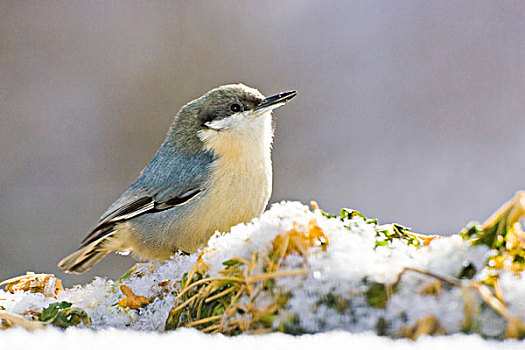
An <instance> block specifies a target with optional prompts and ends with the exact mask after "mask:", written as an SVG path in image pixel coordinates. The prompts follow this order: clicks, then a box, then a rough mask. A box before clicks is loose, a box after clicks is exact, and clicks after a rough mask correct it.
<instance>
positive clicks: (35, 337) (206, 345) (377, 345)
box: [0, 328, 523, 350]
mask: <svg viewBox="0 0 525 350" xmlns="http://www.w3.org/2000/svg"><path fill="white" fill-rule="evenodd" d="M272 346H273V347H274V348H277V349H280V348H281V349H284V348H287V349H302V350H307V349H315V350H318V349H339V348H345V349H349V348H353V349H363V348H366V349H370V350H372V349H388V350H398V349H399V350H401V349H425V350H432V349H446V348H449V349H456V348H457V347H458V346H461V347H462V348H464V349H476V350H485V349H487V350H489V349H498V350H503V349H508V350H513V349H523V342H519V341H514V340H506V341H502V342H498V341H490V340H484V339H482V338H481V337H479V336H477V335H452V336H440V337H422V338H420V339H418V340H417V341H415V342H412V341H410V340H405V339H398V340H391V339H389V338H385V337H378V336H376V335H374V334H372V333H370V332H368V333H357V334H354V333H349V332H342V331H334V332H329V333H317V334H312V335H302V336H292V335H287V334H281V333H274V334H267V335H251V336H249V335H241V336H237V337H226V336H223V335H220V334H217V335H208V334H204V333H201V332H199V331H196V330H194V329H188V328H182V329H179V330H177V331H174V332H169V333H162V334H159V333H146V332H137V331H123V330H117V329H107V330H101V331H97V332H94V331H91V330H86V329H74V328H69V329H68V330H66V331H65V332H63V331H60V330H57V329H48V330H44V331H35V332H33V333H29V332H27V331H25V330H21V329H11V330H7V331H4V332H2V333H0V348H1V349H29V348H33V347H37V348H38V349H53V350H61V349H64V350H71V349H75V350H84V349H86V350H91V349H107V348H110V347H111V348H118V349H125V350H133V349H140V350H143V349H153V348H154V349H163V348H177V349H228V350H236V349H242V350H246V349H250V350H259V349H260V350H267V349H269V348H270V347H272Z"/></svg>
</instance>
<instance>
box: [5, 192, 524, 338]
mask: <svg viewBox="0 0 525 350" xmlns="http://www.w3.org/2000/svg"><path fill="white" fill-rule="evenodd" d="M356 213H357V212H352V211H349V210H347V211H346V212H345V215H343V216H342V217H333V216H330V215H327V214H325V213H324V212H322V211H321V210H319V209H315V210H310V209H309V208H308V207H307V206H305V205H303V204H301V203H298V202H282V203H278V204H274V205H273V206H272V207H271V209H269V210H268V211H266V212H265V213H264V214H263V215H262V216H261V217H260V218H257V219H254V220H252V221H251V222H250V223H247V224H240V225H237V226H235V227H233V228H232V229H231V232H229V233H216V234H215V235H214V236H213V237H212V238H211V239H210V241H209V242H208V247H207V248H205V249H203V250H201V251H199V252H197V253H195V254H192V255H177V256H174V257H173V259H172V260H170V261H168V262H166V263H163V264H157V265H143V266H140V267H138V268H137V269H135V270H134V271H133V272H132V273H131V274H130V275H129V276H127V277H125V278H123V279H122V281H119V282H115V281H112V280H108V279H104V278H96V279H95V280H93V282H91V283H89V284H87V285H84V286H75V287H73V288H69V289H66V290H62V291H59V292H58V293H57V294H56V296H53V295H51V296H45V295H44V294H43V293H32V292H30V291H15V292H14V293H10V292H7V291H0V310H2V309H3V310H4V312H8V313H11V314H16V315H24V317H25V318H27V319H30V318H31V315H38V314H39V313H40V312H42V311H43V310H44V309H45V308H47V307H48V306H49V305H50V304H52V303H56V302H62V301H67V302H70V303H71V304H72V306H73V307H75V308H80V309H82V310H85V312H86V313H87V314H88V315H89V318H90V320H91V323H90V324H84V323H80V324H79V325H78V328H89V329H92V330H103V329H106V330H111V329H120V330H124V329H126V330H135V331H164V330H165V329H166V328H167V329H173V328H178V327H181V326H185V327H195V328H198V329H200V330H203V331H205V332H210V333H216V332H219V333H225V334H241V333H244V332H245V331H246V333H249V332H254V333H258V332H266V331H277V330H278V331H282V332H286V333H291V334H306V333H318V332H328V331H335V330H344V331H347V332H351V333H362V332H373V333H375V334H378V335H389V336H396V337H410V338H417V337H418V336H419V335H420V334H435V335H438V334H454V333H458V332H473V333H477V334H479V335H481V336H483V337H489V338H503V337H504V336H505V334H506V333H505V332H508V331H509V330H508V328H509V325H508V323H509V317H510V316H508V315H512V317H516V318H515V321H516V322H517V323H516V324H515V325H517V326H520V325H522V322H523V316H524V315H525V301H524V299H523V295H525V278H524V273H523V272H520V273H516V272H513V271H509V270H501V271H499V274H498V276H499V278H498V285H497V291H496V292H497V293H496V294H497V295H498V297H501V296H502V297H503V298H504V299H503V300H499V299H498V301H499V302H501V303H502V304H503V307H502V309H501V310H504V311H505V312H506V315H507V316H508V317H506V316H505V315H502V314H501V312H498V308H497V307H489V306H490V303H489V305H487V302H486V299H484V298H483V296H482V295H481V294H483V293H482V292H480V293H477V291H478V290H482V291H485V292H487V290H488V291H489V292H488V293H489V294H490V293H492V290H493V289H491V288H492V287H490V288H489V287H486V286H485V285H482V284H481V283H482V282H483V281H485V280H486V279H487V276H488V275H489V274H491V273H492V272H491V271H492V270H490V268H491V267H490V266H488V264H487V261H489V259H490V258H491V257H493V256H494V255H495V254H496V253H495V251H494V249H491V248H489V247H488V246H487V245H474V244H472V242H471V241H470V240H468V239H464V238H462V237H461V236H459V235H453V236H450V237H438V238H434V237H432V238H434V239H432V238H430V239H425V237H419V236H418V235H412V234H410V233H409V231H408V230H406V229H404V228H402V227H401V226H399V227H397V226H396V227H394V226H391V230H390V231H389V230H388V229H386V228H385V229H383V228H382V227H381V226H378V225H377V224H376V223H375V221H374V220H368V219H366V218H365V217H364V216H362V215H361V214H359V213H357V214H356ZM354 214H356V215H354ZM392 227H394V228H393V229H392ZM392 230H393V231H392ZM396 230H397V231H396ZM394 231H395V232H394ZM393 232H394V233H393ZM467 275H468V276H467ZM461 277H466V278H465V279H460V278H461ZM121 283H122V284H123V285H125V286H127V287H129V288H130V289H131V291H132V292H133V294H134V295H136V296H141V297H144V298H145V300H147V301H146V302H144V304H143V305H140V306H138V307H129V306H127V305H131V304H126V302H123V301H122V300H123V297H124V295H123V294H122V292H121V289H119V287H120V285H121ZM472 286H477V289H476V288H470V287H472ZM206 288H207V289H206ZM204 289H206V290H207V291H206V293H207V294H206V295H204V294H202V293H203V290H204ZM490 297H491V298H494V297H493V296H492V294H491V296H490ZM127 298H128V301H127V302H128V303H129V302H130V299H133V295H127ZM489 299H490V298H489ZM490 300H492V301H494V300H493V299H490ZM209 305H211V306H210V307H208V306H209ZM207 307H208V309H207ZM206 310H207V311H206ZM501 310H500V311H501ZM206 312H207V314H206ZM203 315H204V316H203ZM33 317H35V316H33ZM205 317H208V318H207V319H204V321H203V322H201V321H200V320H201V319H203V318H205ZM206 320H208V321H206ZM225 325H227V326H228V327H229V328H228V327H225ZM228 329H229V330H228ZM181 331H182V330H177V332H176V333H180V332H181ZM9 332H14V331H13V330H10V331H9ZM68 332H69V330H68ZM77 332H79V331H77ZM107 332H110V333H111V332H113V333H111V334H115V333H114V332H115V331H107ZM418 332H419V333H418ZM12 334H14V333H12ZM79 334H85V333H79ZM108 334H109V333H108ZM191 334H194V333H191ZM333 334H334V335H333V336H334V337H350V335H348V334H347V333H342V334H344V335H341V334H339V333H333ZM353 337H354V338H353V339H354V340H355V339H357V338H356V337H357V336H353ZM221 339H222V338H221ZM462 339H464V340H467V339H468V341H469V342H471V343H477V342H479V341H480V339H479V338H471V337H467V336H463V338H462ZM425 342H429V340H425ZM389 344H390V343H389ZM392 344H394V343H392Z"/></svg>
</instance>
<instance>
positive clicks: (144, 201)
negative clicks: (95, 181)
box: [82, 143, 214, 245]
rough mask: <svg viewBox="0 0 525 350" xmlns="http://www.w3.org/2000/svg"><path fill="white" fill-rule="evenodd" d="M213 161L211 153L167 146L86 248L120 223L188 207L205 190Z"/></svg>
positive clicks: (115, 205)
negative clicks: (193, 152) (182, 151)
mask: <svg viewBox="0 0 525 350" xmlns="http://www.w3.org/2000/svg"><path fill="white" fill-rule="evenodd" d="M213 159H214V158H213V155H212V154H211V153H209V152H202V153H200V154H197V155H184V154H180V153H178V152H176V151H175V150H174V149H173V147H172V146H170V145H169V144H166V143H165V144H164V145H163V146H162V147H161V148H160V150H159V151H158V152H157V154H156V155H155V157H154V158H153V160H152V161H151V162H150V163H149V164H148V165H147V166H146V168H144V170H143V171H142V173H141V174H140V176H139V178H138V179H137V180H136V181H135V182H134V183H133V184H132V185H131V186H130V187H129V188H128V189H127V190H126V191H125V192H124V193H123V194H122V195H121V196H120V198H119V199H117V200H116V201H115V202H114V203H113V204H112V205H111V206H110V207H109V208H108V210H106V212H105V213H104V214H103V215H102V217H101V218H100V221H99V223H98V225H97V227H95V229H94V230H93V231H92V232H91V233H90V234H89V235H88V236H87V237H86V238H85V239H84V240H83V241H82V244H83V245H86V244H89V243H90V242H93V241H94V240H96V239H98V238H100V236H101V235H103V234H105V232H106V231H107V228H108V226H112V225H113V224H114V223H116V222H119V221H123V220H127V219H130V218H133V217H136V216H139V215H143V214H144V213H148V212H156V211H161V210H166V209H169V208H172V207H174V206H176V205H184V203H186V202H188V201H189V200H190V199H191V198H193V197H194V196H196V195H197V194H199V193H200V192H202V191H204V190H205V186H206V183H207V180H208V176H209V173H210V167H211V164H212V162H213Z"/></svg>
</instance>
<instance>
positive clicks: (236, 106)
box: [230, 103, 241, 113]
mask: <svg viewBox="0 0 525 350" xmlns="http://www.w3.org/2000/svg"><path fill="white" fill-rule="evenodd" d="M230 110H231V111H232V112H234V113H237V112H240V111H241V105H240V104H238V103H233V104H232V105H231V106H230Z"/></svg>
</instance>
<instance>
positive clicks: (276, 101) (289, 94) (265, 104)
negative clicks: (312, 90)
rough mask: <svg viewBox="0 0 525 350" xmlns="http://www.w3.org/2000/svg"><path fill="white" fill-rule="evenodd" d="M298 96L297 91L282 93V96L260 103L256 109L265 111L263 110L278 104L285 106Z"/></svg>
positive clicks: (272, 97)
mask: <svg viewBox="0 0 525 350" xmlns="http://www.w3.org/2000/svg"><path fill="white" fill-rule="evenodd" d="M296 95H297V91H295V90H292V91H287V92H281V93H280V94H277V95H273V96H270V97H267V98H265V99H264V100H262V101H261V103H259V105H258V106H257V107H255V110H259V109H263V108H266V107H270V106H273V105H276V104H284V103H286V102H288V101H290V100H291V99H292V98H294V97H295V96H296Z"/></svg>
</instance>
